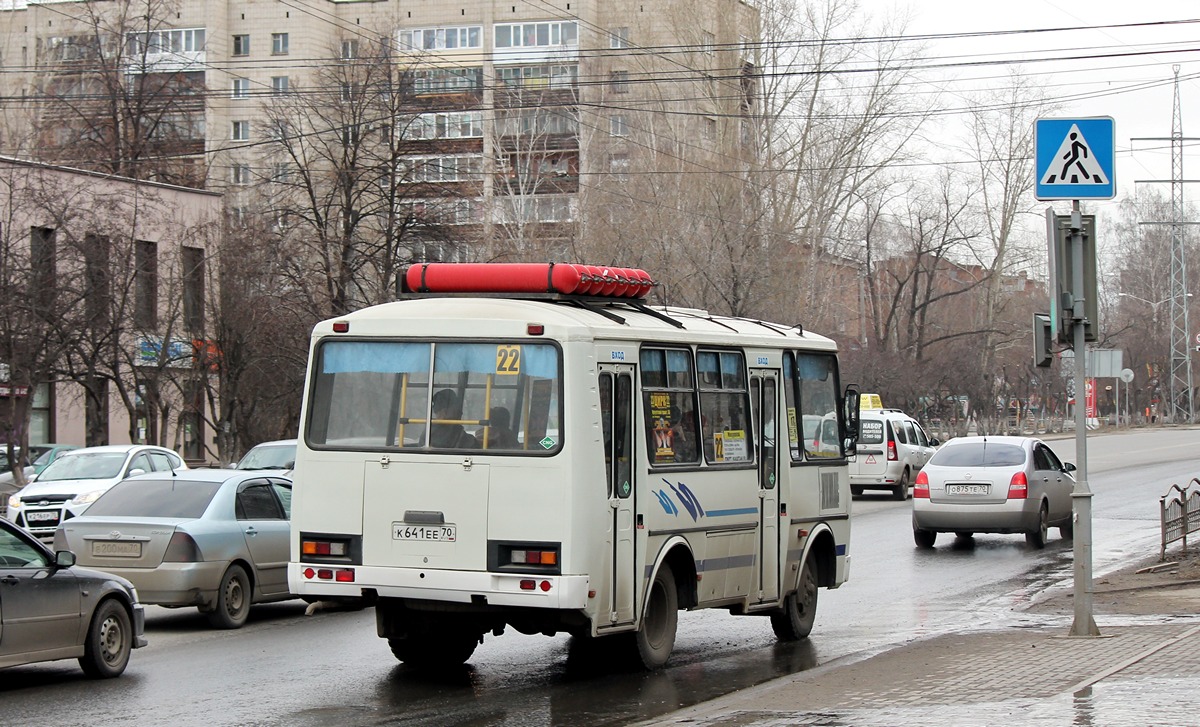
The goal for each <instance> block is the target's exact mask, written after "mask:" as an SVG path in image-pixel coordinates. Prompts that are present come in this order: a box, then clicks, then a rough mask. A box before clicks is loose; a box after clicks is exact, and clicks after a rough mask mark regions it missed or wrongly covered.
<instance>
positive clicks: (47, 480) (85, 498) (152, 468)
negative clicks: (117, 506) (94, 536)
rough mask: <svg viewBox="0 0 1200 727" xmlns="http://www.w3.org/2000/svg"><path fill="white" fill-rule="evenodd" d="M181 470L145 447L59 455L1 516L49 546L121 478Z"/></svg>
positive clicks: (172, 457)
mask: <svg viewBox="0 0 1200 727" xmlns="http://www.w3.org/2000/svg"><path fill="white" fill-rule="evenodd" d="M186 469H187V464H186V463H185V462H184V461H183V459H182V458H181V457H180V456H179V455H178V454H176V453H175V452H173V451H171V450H169V449H166V448H164V447H156V446H154V445H149V444H114V445H107V446H103V447H83V448H81V449H73V450H71V451H69V452H63V453H61V454H60V455H59V456H58V458H57V459H55V460H54V461H53V462H51V463H50V464H49V466H47V467H46V469H44V470H42V473H41V474H39V475H38V476H37V477H36V478H35V479H34V481H33V482H31V483H29V484H28V485H26V486H25V487H23V488H21V489H20V490H19V491H18V492H16V493H15V494H13V495H10V496H9V498H8V511H7V512H6V513H5V517H7V518H8V519H9V520H11V521H13V522H15V523H16V524H17V525H20V526H21V527H23V528H25V529H26V530H28V531H29V532H31V533H33V534H34V535H35V536H36V537H38V538H40V539H41V540H42V542H46V543H48V542H50V541H51V540H52V539H53V538H54V530H55V528H57V527H58V525H59V523H62V522H63V521H65V520H69V519H70V518H73V517H78V516H80V515H82V514H83V512H84V511H85V510H87V508H88V506H89V505H91V504H92V503H93V502H94V501H95V500H96V498H98V497H100V495H101V494H103V493H104V492H105V491H106V490H108V488H110V487H112V486H113V485H115V484H116V483H118V482H120V481H121V480H123V479H125V478H126V477H129V476H131V475H135V474H141V473H142V472H170V471H179V470H186Z"/></svg>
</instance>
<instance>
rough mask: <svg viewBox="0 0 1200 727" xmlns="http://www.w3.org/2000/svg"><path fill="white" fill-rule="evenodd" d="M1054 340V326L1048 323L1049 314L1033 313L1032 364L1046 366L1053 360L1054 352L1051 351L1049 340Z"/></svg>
mask: <svg viewBox="0 0 1200 727" xmlns="http://www.w3.org/2000/svg"><path fill="white" fill-rule="evenodd" d="M1053 340H1054V327H1053V326H1052V325H1051V324H1050V316H1049V315H1048V314H1046V313H1034V314H1033V365H1034V366H1038V367H1041V368H1046V367H1048V366H1049V365H1050V364H1052V363H1053V362H1054V352H1053V351H1051V350H1050V349H1051V341H1053Z"/></svg>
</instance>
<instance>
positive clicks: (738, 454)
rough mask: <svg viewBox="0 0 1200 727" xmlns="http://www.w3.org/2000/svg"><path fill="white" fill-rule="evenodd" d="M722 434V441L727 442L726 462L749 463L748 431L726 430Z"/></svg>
mask: <svg viewBox="0 0 1200 727" xmlns="http://www.w3.org/2000/svg"><path fill="white" fill-rule="evenodd" d="M722 434H723V436H722V439H724V440H725V461H726V462H747V461H749V459H750V449H749V447H747V446H746V430H744V429H726V430H725V431H724V432H723V433H722Z"/></svg>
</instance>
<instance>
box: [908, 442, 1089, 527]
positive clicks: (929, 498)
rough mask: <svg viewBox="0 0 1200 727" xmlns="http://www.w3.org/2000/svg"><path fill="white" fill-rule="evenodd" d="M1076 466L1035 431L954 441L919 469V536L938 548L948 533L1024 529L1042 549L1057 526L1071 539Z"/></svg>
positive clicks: (916, 511) (916, 522)
mask: <svg viewBox="0 0 1200 727" xmlns="http://www.w3.org/2000/svg"><path fill="white" fill-rule="evenodd" d="M1073 471H1075V465H1073V464H1071V463H1069V462H1068V463H1064V462H1061V461H1059V459H1058V457H1057V456H1056V455H1055V454H1054V452H1052V451H1051V450H1050V448H1049V447H1047V446H1046V444H1045V442H1043V441H1041V440H1040V439H1036V438H1034V437H999V436H995V437H960V438H958V439H952V440H950V441H949V442H946V443H945V444H943V445H942V447H941V449H939V450H938V451H937V453H936V454H934V455H933V458H932V459H930V460H929V463H928V464H926V465H925V467H924V469H922V470H921V472H920V473H919V474H918V475H917V479H916V482H915V486H914V488H913V500H912V503H913V506H912V507H913V513H912V514H913V539H914V540H915V541H916V543H917V545H918V546H919V547H922V548H932V547H933V543H934V540H935V539H936V538H937V534H938V533H944V532H952V533H956V534H957V535H959V536H960V537H971V536H972V535H973V534H975V533H1024V534H1025V540H1026V542H1028V543H1029V545H1031V546H1033V547H1034V548H1042V547H1044V546H1045V545H1046V538H1047V535H1048V530H1049V528H1051V527H1057V528H1058V529H1059V532H1060V533H1061V534H1062V536H1063V537H1064V538H1070V537H1071V536H1072V534H1073V525H1072V520H1071V490H1072V489H1073V488H1074V487H1075V478H1074V477H1073V476H1072V475H1071V473H1072V472H1073Z"/></svg>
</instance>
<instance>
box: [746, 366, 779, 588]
mask: <svg viewBox="0 0 1200 727" xmlns="http://www.w3.org/2000/svg"><path fill="white" fill-rule="evenodd" d="M778 392H779V372H778V371H777V370H773V369H751V371H750V401H751V406H752V407H753V410H754V411H753V415H754V422H755V426H756V427H757V429H758V440H757V441H758V446H759V451H758V498H759V528H758V533H759V540H758V559H757V560H758V600H759V601H774V600H777V599H778V598H779V486H778V485H779V447H778V446H777V442H776V438H777V437H778V436H779V431H780V430H779V426H778V422H777V421H776V419H777V417H778V414H777V412H778V408H779V394H778Z"/></svg>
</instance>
